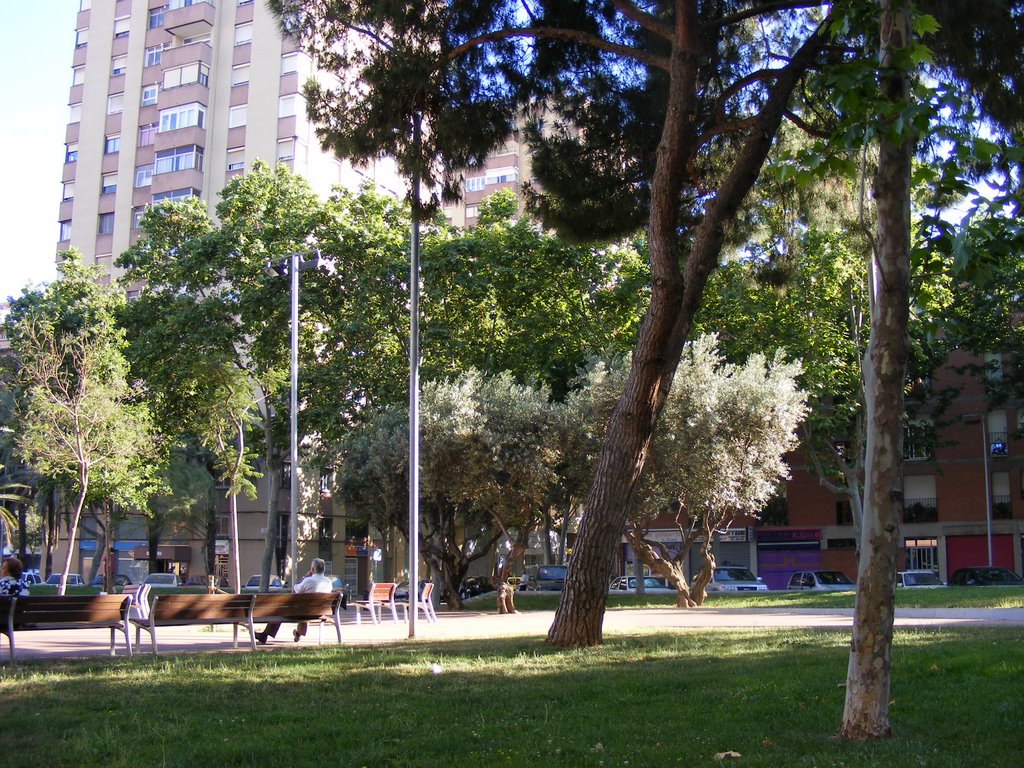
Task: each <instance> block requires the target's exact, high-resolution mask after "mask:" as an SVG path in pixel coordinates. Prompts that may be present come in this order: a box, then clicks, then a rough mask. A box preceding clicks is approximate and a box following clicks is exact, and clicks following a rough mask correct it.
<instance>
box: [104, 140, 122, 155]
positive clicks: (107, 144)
mask: <svg viewBox="0 0 1024 768" xmlns="http://www.w3.org/2000/svg"><path fill="white" fill-rule="evenodd" d="M120 151H121V137H120V136H107V138H106V139H105V140H104V142H103V154H104V155H112V154H114V153H115V152H120Z"/></svg>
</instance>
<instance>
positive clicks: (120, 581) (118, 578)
mask: <svg viewBox="0 0 1024 768" xmlns="http://www.w3.org/2000/svg"><path fill="white" fill-rule="evenodd" d="M131 583H132V580H131V579H129V578H128V577H127V576H125V575H124V574H123V573H115V574H114V586H115V587H123V586H124V585H125V584H131ZM92 585H93V586H94V587H102V586H103V574H102V573H101V574H98V575H97V576H95V577H94V578H93V580H92Z"/></svg>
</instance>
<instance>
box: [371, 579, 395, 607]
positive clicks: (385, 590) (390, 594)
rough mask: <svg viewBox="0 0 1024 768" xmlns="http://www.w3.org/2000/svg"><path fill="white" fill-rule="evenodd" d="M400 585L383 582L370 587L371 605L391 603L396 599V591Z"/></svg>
mask: <svg viewBox="0 0 1024 768" xmlns="http://www.w3.org/2000/svg"><path fill="white" fill-rule="evenodd" d="M396 589H398V584H396V583H395V582H393V581H382V582H381V583H380V584H372V585H371V586H370V602H371V603H390V602H392V601H393V600H394V599H395V590H396Z"/></svg>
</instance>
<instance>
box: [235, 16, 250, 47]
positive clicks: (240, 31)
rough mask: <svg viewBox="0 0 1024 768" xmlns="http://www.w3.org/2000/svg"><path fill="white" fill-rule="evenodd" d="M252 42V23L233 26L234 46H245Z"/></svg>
mask: <svg viewBox="0 0 1024 768" xmlns="http://www.w3.org/2000/svg"><path fill="white" fill-rule="evenodd" d="M251 42H252V22H246V23H245V24H236V25H235V45H245V44H246V43H251Z"/></svg>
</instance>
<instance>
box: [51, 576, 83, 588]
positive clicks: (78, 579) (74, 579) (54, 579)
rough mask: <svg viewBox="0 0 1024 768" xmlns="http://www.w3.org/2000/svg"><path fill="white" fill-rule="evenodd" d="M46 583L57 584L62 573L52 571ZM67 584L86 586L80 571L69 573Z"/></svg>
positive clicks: (70, 585)
mask: <svg viewBox="0 0 1024 768" xmlns="http://www.w3.org/2000/svg"><path fill="white" fill-rule="evenodd" d="M46 583H47V584H53V585H54V586H56V585H57V584H60V574H59V573H51V574H50V575H49V576H47V577H46ZM67 586H69V587H84V586H85V582H84V581H83V580H82V574H80V573H69V574H68V581H67Z"/></svg>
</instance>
